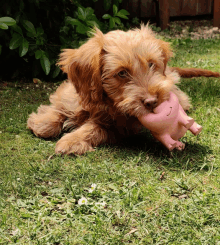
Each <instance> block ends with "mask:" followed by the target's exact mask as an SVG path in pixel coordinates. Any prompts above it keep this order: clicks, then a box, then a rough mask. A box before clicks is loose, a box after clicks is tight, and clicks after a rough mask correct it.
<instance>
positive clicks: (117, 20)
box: [114, 17, 121, 25]
mask: <svg viewBox="0 0 220 245" xmlns="http://www.w3.org/2000/svg"><path fill="white" fill-rule="evenodd" d="M114 21H115V23H117V24H118V25H120V24H121V20H120V19H119V18H118V17H114Z"/></svg>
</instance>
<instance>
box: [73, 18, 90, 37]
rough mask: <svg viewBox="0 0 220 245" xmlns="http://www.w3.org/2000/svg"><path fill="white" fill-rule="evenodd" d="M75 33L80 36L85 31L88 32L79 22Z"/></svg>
mask: <svg viewBox="0 0 220 245" xmlns="http://www.w3.org/2000/svg"><path fill="white" fill-rule="evenodd" d="M76 31H77V32H78V33H80V34H85V33H86V32H87V31H89V28H88V27H87V26H85V25H84V24H82V23H81V22H80V21H79V23H78V25H77V27H76Z"/></svg>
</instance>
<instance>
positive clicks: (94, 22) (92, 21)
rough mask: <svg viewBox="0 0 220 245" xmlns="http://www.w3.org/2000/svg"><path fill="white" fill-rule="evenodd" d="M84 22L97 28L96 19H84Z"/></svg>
mask: <svg viewBox="0 0 220 245" xmlns="http://www.w3.org/2000/svg"><path fill="white" fill-rule="evenodd" d="M86 24H87V25H88V26H91V27H94V26H96V27H98V28H99V24H98V23H97V22H96V21H94V20H89V21H86Z"/></svg>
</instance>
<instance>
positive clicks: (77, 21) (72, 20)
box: [66, 16, 81, 25]
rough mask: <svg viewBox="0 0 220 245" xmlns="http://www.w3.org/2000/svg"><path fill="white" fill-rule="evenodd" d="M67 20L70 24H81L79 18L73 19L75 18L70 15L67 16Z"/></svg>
mask: <svg viewBox="0 0 220 245" xmlns="http://www.w3.org/2000/svg"><path fill="white" fill-rule="evenodd" d="M66 22H67V23H68V24H71V25H79V24H81V22H80V21H79V20H77V19H73V18H71V17H69V16H68V17H67V18H66Z"/></svg>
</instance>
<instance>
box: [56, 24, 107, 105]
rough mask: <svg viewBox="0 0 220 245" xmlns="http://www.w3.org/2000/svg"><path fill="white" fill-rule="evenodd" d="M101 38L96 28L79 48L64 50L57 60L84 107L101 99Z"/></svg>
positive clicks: (97, 102) (95, 103)
mask: <svg viewBox="0 0 220 245" xmlns="http://www.w3.org/2000/svg"><path fill="white" fill-rule="evenodd" d="M103 39H104V36H103V33H102V32H101V31H100V30H98V29H96V32H95V34H94V36H93V37H92V38H91V39H89V40H88V41H87V42H86V43H85V44H83V45H82V46H81V47H80V48H79V49H73V50H70V49H66V50H64V51H63V53H62V54H61V56H60V61H59V62H58V65H60V68H61V69H62V70H63V71H64V72H65V73H67V75H68V78H69V79H70V80H71V82H72V83H73V84H74V86H75V88H76V91H77V93H78V94H79V96H80V98H81V103H82V105H83V107H84V108H85V109H86V108H91V107H94V105H97V104H99V102H101V101H102V95H103V89H102V83H101V64H100V58H101V57H100V56H101V51H102V47H103V42H104V40H103Z"/></svg>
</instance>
